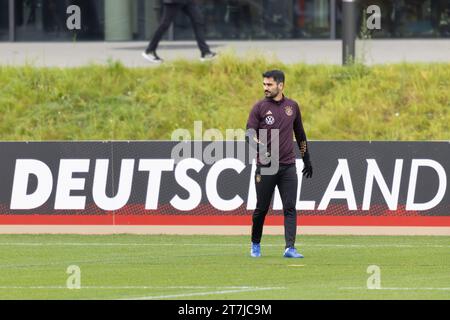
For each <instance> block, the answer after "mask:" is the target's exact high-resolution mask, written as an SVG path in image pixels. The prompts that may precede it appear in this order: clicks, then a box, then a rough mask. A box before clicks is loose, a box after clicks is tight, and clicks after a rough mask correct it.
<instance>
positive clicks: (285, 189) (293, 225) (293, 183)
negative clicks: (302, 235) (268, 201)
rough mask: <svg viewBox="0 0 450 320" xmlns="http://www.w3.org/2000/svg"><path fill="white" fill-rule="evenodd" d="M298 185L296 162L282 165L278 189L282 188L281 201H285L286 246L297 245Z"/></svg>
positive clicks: (292, 246)
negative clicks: (290, 164) (285, 165)
mask: <svg viewBox="0 0 450 320" xmlns="http://www.w3.org/2000/svg"><path fill="white" fill-rule="evenodd" d="M297 187H298V177H297V169H296V167H295V164H294V165H292V166H287V167H284V166H283V167H281V168H280V174H279V179H278V189H279V190H280V195H281V201H282V203H283V213H284V236H285V240H286V248H294V247H295V238H296V235H297V212H296V209H295V205H296V203H297Z"/></svg>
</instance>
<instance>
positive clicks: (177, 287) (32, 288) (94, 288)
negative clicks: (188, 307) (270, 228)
mask: <svg viewBox="0 0 450 320" xmlns="http://www.w3.org/2000/svg"><path fill="white" fill-rule="evenodd" d="M2 289H3V290H10V289H19V290H20V289H24V290H67V289H68V288H67V286H0V290H2ZM86 289H88V290H128V289H130V290H135V289H139V290H148V289H164V290H170V289H239V290H254V289H260V287H252V286H81V287H80V288H79V289H71V290H86Z"/></svg>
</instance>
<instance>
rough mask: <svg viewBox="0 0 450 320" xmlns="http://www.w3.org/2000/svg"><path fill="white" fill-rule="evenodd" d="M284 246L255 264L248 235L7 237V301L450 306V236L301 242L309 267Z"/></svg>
mask: <svg viewBox="0 0 450 320" xmlns="http://www.w3.org/2000/svg"><path fill="white" fill-rule="evenodd" d="M283 243H284V241H283V237H282V236H264V237H263V242H262V254H263V256H262V257H261V258H257V259H255V258H251V257H250V256H249V250H250V246H249V237H248V236H167V235H152V236H143V235H141V236H137V235H110V236H81V235H0V252H1V259H0V299H158V300H159V299H182V300H191V299H208V300H209V299H218V300H220V299H257V300H259V299H449V298H450V237H437V236H436V237H432V236H408V237H406V236H298V238H297V248H298V249H299V251H300V252H301V253H303V254H304V255H305V258H304V259H286V258H283V257H282V254H283V249H284V245H283ZM71 265H75V266H78V267H79V270H80V277H79V278H78V279H79V280H80V285H81V288H80V289H68V288H67V282H68V279H69V283H71V284H74V283H75V284H76V283H77V282H76V281H75V282H73V280H74V279H77V278H76V274H68V273H67V269H68V267H69V266H71ZM371 265H375V266H378V267H379V270H380V273H379V275H380V277H379V279H380V284H381V289H368V288H367V282H368V279H369V277H373V276H374V275H373V274H370V273H368V267H369V266H371ZM371 279H373V278H371ZM369 283H373V282H371V281H370V280H369Z"/></svg>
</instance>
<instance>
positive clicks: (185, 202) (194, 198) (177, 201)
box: [170, 158, 205, 211]
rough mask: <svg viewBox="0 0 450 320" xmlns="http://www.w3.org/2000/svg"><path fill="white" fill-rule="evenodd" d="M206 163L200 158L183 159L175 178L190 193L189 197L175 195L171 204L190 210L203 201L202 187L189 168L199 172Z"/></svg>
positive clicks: (176, 170) (176, 169)
mask: <svg viewBox="0 0 450 320" xmlns="http://www.w3.org/2000/svg"><path fill="white" fill-rule="evenodd" d="M204 166H205V165H204V164H203V162H201V161H200V160H198V159H193V158H189V159H184V160H181V161H180V162H179V163H178V164H177V166H176V168H175V180H176V181H177V183H178V184H179V185H180V186H181V187H183V188H184V189H185V190H186V191H187V192H188V193H189V197H188V198H187V199H181V198H180V196H178V195H175V196H174V197H173V198H172V200H170V204H171V205H172V206H173V207H174V208H175V209H177V210H181V211H189V210H193V209H195V208H197V206H198V205H199V204H200V202H201V201H202V188H201V187H200V185H199V184H198V183H197V182H196V181H195V180H194V179H192V178H191V177H189V176H188V174H187V172H188V170H189V169H193V170H195V171H196V172H197V173H198V172H200V170H202V168H203V167H204Z"/></svg>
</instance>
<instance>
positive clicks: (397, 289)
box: [339, 287, 450, 291]
mask: <svg viewBox="0 0 450 320" xmlns="http://www.w3.org/2000/svg"><path fill="white" fill-rule="evenodd" d="M339 289H340V290H368V291H377V290H392V291H450V288H431V287H429V288H427V287H425V288H394V287H385V288H384V287H382V288H379V289H368V288H366V287H342V288H339Z"/></svg>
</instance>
